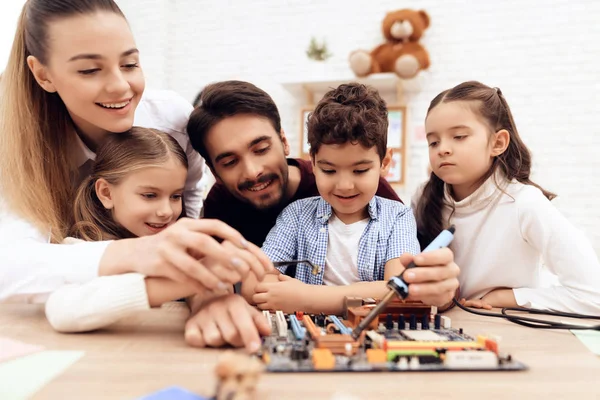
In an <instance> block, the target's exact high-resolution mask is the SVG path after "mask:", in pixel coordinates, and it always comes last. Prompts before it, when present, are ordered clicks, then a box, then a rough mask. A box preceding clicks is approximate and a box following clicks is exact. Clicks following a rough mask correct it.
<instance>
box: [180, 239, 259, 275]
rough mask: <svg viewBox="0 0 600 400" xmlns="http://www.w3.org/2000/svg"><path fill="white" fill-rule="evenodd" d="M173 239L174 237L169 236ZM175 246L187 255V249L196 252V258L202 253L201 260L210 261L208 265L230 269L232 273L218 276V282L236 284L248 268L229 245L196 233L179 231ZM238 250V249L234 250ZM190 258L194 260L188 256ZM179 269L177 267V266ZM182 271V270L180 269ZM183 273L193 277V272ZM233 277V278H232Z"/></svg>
mask: <svg viewBox="0 0 600 400" xmlns="http://www.w3.org/2000/svg"><path fill="white" fill-rule="evenodd" d="M171 237H174V236H171ZM177 240H178V241H177V244H178V245H179V247H180V248H181V249H182V250H184V251H185V253H186V254H188V249H193V250H194V251H195V252H196V256H197V255H198V253H200V252H201V253H202V254H203V255H204V257H203V258H208V259H210V260H211V263H209V264H213V263H214V264H215V265H217V264H218V265H222V266H223V267H224V268H226V269H230V270H231V271H232V272H233V275H232V274H229V273H228V274H225V275H224V276H218V277H217V278H219V280H223V281H226V282H228V283H236V282H239V281H240V280H241V279H242V277H243V276H245V274H242V272H244V271H245V273H246V274H247V271H248V269H249V266H248V265H247V264H246V263H245V262H244V260H243V259H241V258H240V257H239V254H240V253H236V252H235V251H234V250H233V249H232V247H231V245H227V244H225V245H222V244H221V243H219V242H217V241H216V240H215V239H214V238H212V237H210V236H208V235H206V234H204V233H198V232H192V231H181V232H180V234H179V235H178V236H177ZM236 250H239V249H236ZM188 255H189V254H188ZM189 257H190V258H192V259H193V258H194V257H192V256H191V255H189ZM177 266H178V267H180V266H179V265H177ZM182 269H183V268H182ZM184 272H186V273H188V272H189V274H191V276H194V275H193V271H190V270H187V269H186V270H184ZM232 276H234V278H232Z"/></svg>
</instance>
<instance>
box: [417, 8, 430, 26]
mask: <svg viewBox="0 0 600 400" xmlns="http://www.w3.org/2000/svg"><path fill="white" fill-rule="evenodd" d="M419 16H420V17H421V19H422V20H423V23H424V24H425V28H429V14H427V13H426V12H425V10H419Z"/></svg>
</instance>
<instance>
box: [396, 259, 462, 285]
mask: <svg viewBox="0 0 600 400" xmlns="http://www.w3.org/2000/svg"><path fill="white" fill-rule="evenodd" d="M459 273H460V269H459V268H458V265H456V264H455V263H450V264H448V265H443V266H431V267H416V268H410V269H407V270H405V272H404V274H403V276H402V277H403V278H404V280H405V281H406V282H407V283H421V282H438V281H442V280H446V279H452V278H456V277H457V276H458V275H459ZM455 289H456V288H455Z"/></svg>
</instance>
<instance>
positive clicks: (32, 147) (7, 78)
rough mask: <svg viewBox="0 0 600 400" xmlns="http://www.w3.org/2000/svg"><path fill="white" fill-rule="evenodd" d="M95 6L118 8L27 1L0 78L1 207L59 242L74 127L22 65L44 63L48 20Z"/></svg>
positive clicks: (105, 2) (64, 226) (66, 223)
mask: <svg viewBox="0 0 600 400" xmlns="http://www.w3.org/2000/svg"><path fill="white" fill-rule="evenodd" d="M98 11H107V12H114V13H117V14H118V15H121V16H123V13H122V12H121V10H120V9H119V7H118V6H117V5H116V4H115V2H114V1H113V0H28V1H27V3H25V6H23V11H22V12H21V16H20V18H19V21H18V25H17V31H16V34H15V38H14V41H13V45H12V50H11V53H10V57H9V60H8V64H7V67H6V70H5V71H4V73H3V76H2V80H1V81H0V88H1V93H2V95H1V101H0V196H1V198H2V200H3V202H4V204H3V205H4V206H5V207H7V208H8V210H10V211H12V212H14V213H16V214H17V215H19V216H20V217H22V218H24V219H26V220H28V221H29V222H31V223H33V224H34V225H35V226H36V227H37V228H38V229H40V230H41V231H45V232H47V231H50V233H51V241H52V242H55V243H57V242H60V241H61V240H62V239H63V238H64V237H65V234H66V233H67V231H68V229H69V227H70V226H71V223H72V214H73V213H72V209H71V207H72V204H71V203H72V200H73V187H72V181H73V179H74V178H75V177H76V169H77V167H78V166H76V165H74V163H73V160H72V157H71V156H70V154H71V152H73V151H74V149H75V139H76V138H75V134H76V133H75V129H74V125H73V122H72V120H71V118H70V116H69V113H68V111H67V109H66V107H65V104H64V103H63V101H62V100H61V98H60V97H59V95H58V94H57V93H49V92H46V91H45V90H43V89H42V88H41V87H40V85H38V83H37V82H36V80H35V79H34V77H33V74H32V73H31V71H30V70H29V67H28V66H27V57H28V56H30V55H31V56H34V57H36V58H37V59H38V60H39V61H40V62H41V63H42V64H45V65H47V62H48V58H49V54H48V48H49V45H48V28H49V24H50V23H51V22H52V21H54V20H57V19H59V18H67V17H71V16H74V15H84V14H90V13H94V12H98Z"/></svg>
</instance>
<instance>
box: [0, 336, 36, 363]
mask: <svg viewBox="0 0 600 400" xmlns="http://www.w3.org/2000/svg"><path fill="white" fill-rule="evenodd" d="M42 350H44V347H43V346H38V345H35V344H28V343H23V342H20V341H18V340H13V339H9V338H3V337H0V363H1V362H3V361H7V360H12V359H14V358H18V357H22V356H26V355H28V354H31V353H37V352H38V351H42Z"/></svg>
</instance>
